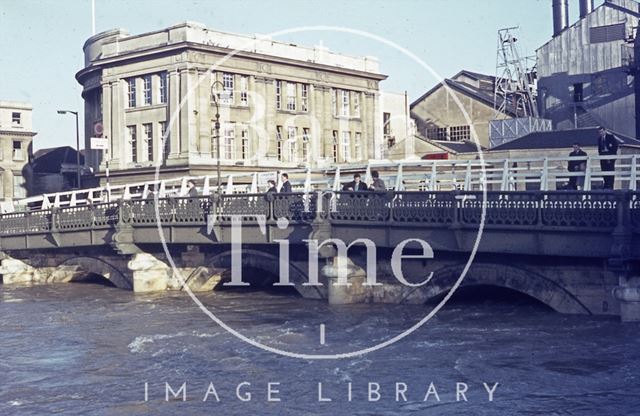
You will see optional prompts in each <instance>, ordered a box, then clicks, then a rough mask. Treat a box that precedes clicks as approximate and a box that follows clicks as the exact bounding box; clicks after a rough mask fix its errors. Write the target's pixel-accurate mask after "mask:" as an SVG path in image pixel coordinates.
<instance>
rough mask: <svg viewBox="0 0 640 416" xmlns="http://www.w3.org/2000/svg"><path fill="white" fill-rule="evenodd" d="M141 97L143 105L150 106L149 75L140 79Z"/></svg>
mask: <svg viewBox="0 0 640 416" xmlns="http://www.w3.org/2000/svg"><path fill="white" fill-rule="evenodd" d="M142 95H143V96H144V105H151V75H145V76H144V77H142Z"/></svg>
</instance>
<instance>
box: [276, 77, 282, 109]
mask: <svg viewBox="0 0 640 416" xmlns="http://www.w3.org/2000/svg"><path fill="white" fill-rule="evenodd" d="M276 109H277V110H281V109H282V81H280V80H276Z"/></svg>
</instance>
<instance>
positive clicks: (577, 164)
mask: <svg viewBox="0 0 640 416" xmlns="http://www.w3.org/2000/svg"><path fill="white" fill-rule="evenodd" d="M578 156H587V154H586V153H585V151H584V150H582V149H580V145H579V144H578V143H574V144H573V151H572V152H571V153H569V157H578ZM586 168H587V161H586V160H570V161H569V165H568V166H567V169H568V170H569V172H584V171H585V170H586ZM583 185H584V176H571V177H570V178H569V189H573V190H577V189H582V186H583Z"/></svg>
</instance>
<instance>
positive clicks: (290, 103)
mask: <svg viewBox="0 0 640 416" xmlns="http://www.w3.org/2000/svg"><path fill="white" fill-rule="evenodd" d="M287 110H289V111H296V84H295V83H293V82H287Z"/></svg>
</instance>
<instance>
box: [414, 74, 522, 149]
mask: <svg viewBox="0 0 640 416" xmlns="http://www.w3.org/2000/svg"><path fill="white" fill-rule="evenodd" d="M495 82H496V78H495V77H494V76H491V75H484V74H479V73H476V72H472V71H467V70H462V71H460V72H458V73H457V74H455V75H454V76H453V77H451V78H446V79H444V80H443V81H442V82H440V83H438V84H437V85H435V86H434V87H433V88H432V89H430V90H429V91H427V92H426V93H424V94H423V95H422V96H421V97H419V98H418V99H416V100H415V101H414V102H413V103H412V104H411V106H410V109H411V117H412V118H413V119H414V120H415V123H416V128H417V130H418V133H419V134H420V135H422V136H423V137H425V138H426V139H428V141H435V142H447V141H453V142H459V141H477V142H478V143H479V144H480V145H481V146H483V147H488V146H489V122H490V121H491V120H493V119H494V118H496V111H495V110H494V89H495ZM514 116H515V113H514V111H513V110H512V108H507V109H506V111H505V112H504V113H501V114H499V115H498V118H499V119H509V118H512V117H514ZM467 117H468V118H467ZM474 134H475V137H474Z"/></svg>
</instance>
